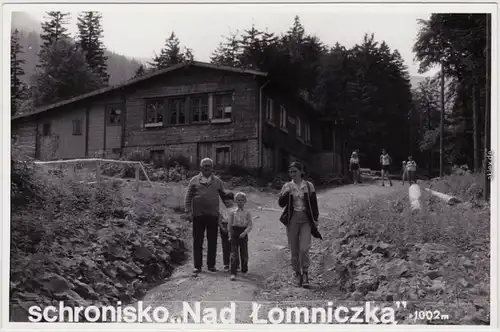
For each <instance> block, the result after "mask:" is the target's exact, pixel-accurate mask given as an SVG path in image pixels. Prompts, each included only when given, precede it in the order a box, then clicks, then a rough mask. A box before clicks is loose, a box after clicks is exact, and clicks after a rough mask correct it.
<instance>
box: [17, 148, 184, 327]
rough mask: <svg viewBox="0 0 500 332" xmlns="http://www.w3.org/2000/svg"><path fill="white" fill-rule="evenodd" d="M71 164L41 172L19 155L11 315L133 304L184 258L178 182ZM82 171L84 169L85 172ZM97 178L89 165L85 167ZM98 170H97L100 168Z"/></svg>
mask: <svg viewBox="0 0 500 332" xmlns="http://www.w3.org/2000/svg"><path fill="white" fill-rule="evenodd" d="M67 175H68V172H67V169H66V170H65V169H64V168H63V169H61V170H57V171H56V172H51V174H48V173H47V172H39V171H37V169H36V168H35V167H34V165H33V164H31V163H30V162H23V159H22V156H19V155H14V156H13V161H12V181H11V192H12V195H11V203H12V207H11V211H12V219H11V253H10V262H11V269H10V282H11V283H10V301H11V317H10V319H11V320H12V321H25V320H26V319H27V311H26V310H27V308H28V307H29V306H30V305H33V304H37V305H49V304H55V301H57V300H59V301H60V300H63V301H64V302H65V303H66V304H68V305H81V306H88V305H91V304H95V305H105V304H113V303H116V301H118V300H120V301H122V303H124V304H126V303H132V302H134V301H136V300H137V299H140V298H141V297H142V296H143V295H144V294H145V291H146V290H147V289H149V288H151V287H153V286H155V285H156V284H158V283H159V282H162V281H163V280H164V278H165V277H168V276H169V275H170V273H171V272H172V270H173V268H174V267H175V266H176V265H178V264H181V263H182V262H183V261H184V259H185V258H186V256H185V253H186V247H185V245H184V241H183V239H184V238H186V236H187V233H186V227H185V226H186V223H185V222H183V221H181V220H180V218H179V215H178V214H177V213H175V211H174V210H179V209H180V206H181V205H182V199H181V189H180V187H174V188H171V187H169V186H168V185H164V184H155V185H156V187H155V188H147V187H146V186H147V185H146V183H143V184H142V188H141V189H140V190H139V192H136V191H135V190H134V187H135V183H134V182H133V181H132V182H127V181H118V180H117V181H104V182H101V183H98V184H94V185H89V184H86V183H78V182H75V181H74V179H73V178H72V177H70V178H68V176H67ZM80 175H82V174H80ZM83 175H84V177H87V180H90V181H94V180H95V178H94V179H92V174H90V171H84V172H83ZM94 176H95V175H94Z"/></svg>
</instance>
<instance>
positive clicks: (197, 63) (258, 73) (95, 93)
mask: <svg viewBox="0 0 500 332" xmlns="http://www.w3.org/2000/svg"><path fill="white" fill-rule="evenodd" d="M189 66H194V67H200V68H209V69H215V70H222V71H228V72H234V73H241V74H250V75H256V76H267V73H265V72H261V71H257V70H252V69H245V68H237V67H229V66H219V65H215V64H212V63H207V62H200V61H191V62H187V63H183V64H178V65H174V66H171V67H168V68H165V69H161V70H157V71H154V72H152V73H148V74H145V75H143V76H140V77H137V78H133V79H130V80H128V81H125V82H123V83H121V84H117V85H113V86H109V87H105V88H101V89H98V90H94V91H91V92H88V93H85V94H82V95H79V96H76V97H72V98H70V99H66V100H63V101H60V102H57V103H53V104H50V105H46V106H42V107H39V108H37V109H35V110H34V111H33V112H27V113H21V114H17V115H14V116H13V117H12V118H11V120H12V121H13V120H16V119H20V118H26V117H30V116H33V115H36V114H40V113H43V112H46V111H49V110H51V109H54V108H58V107H61V106H65V105H69V104H72V103H74V102H77V101H81V100H84V99H87V98H90V97H95V96H98V95H101V94H104V93H106V92H110V91H114V90H118V89H121V88H124V87H126V86H129V85H133V84H136V83H139V82H142V81H145V80H148V79H150V78H153V77H157V76H159V75H163V74H166V73H169V72H172V71H175V70H178V69H181V68H187V67H189Z"/></svg>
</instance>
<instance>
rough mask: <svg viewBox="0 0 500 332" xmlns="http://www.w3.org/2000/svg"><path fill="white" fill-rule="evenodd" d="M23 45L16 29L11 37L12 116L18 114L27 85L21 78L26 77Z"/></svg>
mask: <svg viewBox="0 0 500 332" xmlns="http://www.w3.org/2000/svg"><path fill="white" fill-rule="evenodd" d="M23 53H24V52H23V49H22V46H21V44H19V31H18V30H17V29H16V30H14V32H12V34H11V37H10V107H11V115H14V114H16V112H17V110H18V106H19V103H20V101H21V100H22V99H23V98H24V94H25V88H26V87H25V85H24V83H23V82H22V81H21V79H20V77H21V76H23V75H24V70H23V69H22V68H21V65H22V64H24V63H25V60H24V59H23V58H21V55H22V54H23Z"/></svg>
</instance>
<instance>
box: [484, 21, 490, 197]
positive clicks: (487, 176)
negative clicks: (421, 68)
mask: <svg viewBox="0 0 500 332" xmlns="http://www.w3.org/2000/svg"><path fill="white" fill-rule="evenodd" d="M490 15H491V14H486V47H485V53H486V54H485V56H486V82H485V89H484V90H485V91H484V92H485V93H484V95H485V99H486V102H485V103H484V104H485V107H484V156H483V160H484V166H483V172H484V187H485V188H484V198H485V200H486V201H489V200H490V190H491V178H490V176H491V174H490V173H491V171H490V170H489V169H488V168H489V166H490V165H488V164H489V163H490V162H491V161H490V160H489V148H490V134H491V133H490V117H491V112H490V87H491V84H490V40H491V36H490V31H491V30H490V22H491V21H490Z"/></svg>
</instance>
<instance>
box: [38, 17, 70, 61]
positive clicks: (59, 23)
mask: <svg viewBox="0 0 500 332" xmlns="http://www.w3.org/2000/svg"><path fill="white" fill-rule="evenodd" d="M45 19H46V21H45V22H43V23H42V32H41V33H40V39H41V41H42V44H41V45H40V52H39V53H38V64H37V67H38V68H40V67H42V66H43V65H44V63H43V62H42V61H43V60H44V59H45V58H46V56H45V55H44V53H45V52H46V51H47V49H49V48H50V47H51V44H52V43H55V42H57V41H59V40H61V39H66V38H70V36H69V33H68V28H66V25H67V24H68V19H69V13H62V12H60V11H49V12H47V16H46V17H45Z"/></svg>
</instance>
